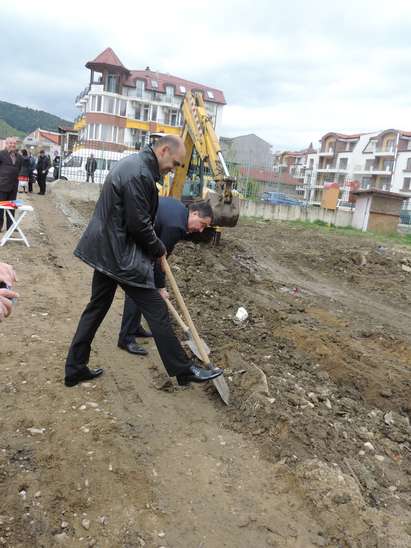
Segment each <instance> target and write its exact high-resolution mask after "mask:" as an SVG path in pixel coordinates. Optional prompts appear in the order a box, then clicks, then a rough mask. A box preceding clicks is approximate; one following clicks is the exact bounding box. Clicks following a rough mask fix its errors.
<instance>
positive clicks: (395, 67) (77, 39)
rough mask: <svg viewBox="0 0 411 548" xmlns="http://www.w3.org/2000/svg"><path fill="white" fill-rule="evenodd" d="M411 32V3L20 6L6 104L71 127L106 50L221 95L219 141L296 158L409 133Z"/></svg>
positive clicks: (2, 52) (5, 24) (299, 0)
mask: <svg viewBox="0 0 411 548" xmlns="http://www.w3.org/2000/svg"><path fill="white" fill-rule="evenodd" d="M2 4H3V3H2ZM410 29H411V0H390V1H387V0H370V1H369V0H345V2H338V3H335V2H332V1H330V0H310V1H304V0H288V1H287V2H284V1H283V0H282V1H277V0H254V1H253V2H250V1H249V0H248V1H243V0H238V1H233V0H218V1H215V0H207V2H193V1H186V0H179V1H178V2H177V1H174V2H172V1H170V0H166V1H163V0H155V1H154V2H138V1H136V0H134V1H132V2H129V1H127V0H121V1H119V2H110V3H108V2H107V3H103V2H86V1H84V0H83V1H78V0H71V1H70V2H69V3H65V4H64V3H63V4H61V3H59V2H57V3H56V2H51V1H49V0H43V1H42V2H41V3H39V4H38V5H34V4H33V3H32V2H27V1H24V0H23V1H20V2H19V3H18V4H15V5H12V4H11V3H10V4H9V5H4V4H3V5H2V16H1V19H0V58H1V65H0V66H1V69H2V70H1V73H2V74H1V79H0V99H1V100H4V101H10V102H12V103H17V104H19V105H23V106H29V107H32V108H39V109H43V110H46V111H48V112H51V113H53V114H57V115H60V116H62V117H65V118H67V119H71V120H72V119H73V118H74V117H75V116H76V115H77V114H78V112H77V111H76V109H75V107H74V98H75V96H76V95H77V94H78V93H79V92H80V91H81V90H82V89H83V88H84V87H85V85H86V84H87V83H88V79H89V71H88V70H87V69H86V68H85V67H84V65H85V63H86V62H87V61H89V60H92V59H94V58H95V57H96V56H97V55H98V54H99V53H100V52H101V51H102V50H104V49H105V48H106V47H108V46H110V47H111V48H112V49H113V50H114V51H115V52H116V54H117V55H118V57H119V58H120V60H121V61H122V62H123V64H124V65H125V66H126V67H127V68H129V69H144V68H145V67H146V66H147V65H149V66H150V67H151V68H152V69H155V70H158V71H160V72H169V73H171V74H174V75H176V76H180V77H182V78H186V79H188V80H194V81H197V82H200V83H203V84H206V85H209V86H212V87H216V88H219V89H222V90H223V91H224V93H225V96H226V100H227V103H228V104H227V106H226V107H225V108H224V114H223V125H222V127H221V131H220V133H221V135H224V136H235V135H241V134H245V133H256V134H257V135H259V136H260V137H262V138H264V139H266V140H267V141H269V142H270V143H271V144H272V145H273V147H274V149H279V148H288V149H298V148H304V147H305V146H307V145H308V143H309V142H310V141H313V142H314V145H316V144H317V143H318V140H319V139H320V137H321V135H323V134H324V133H326V132H328V131H340V132H347V133H355V132H359V131H375V130H379V129H386V128H399V129H405V130H411V116H410V115H411V70H410V69H411V31H410Z"/></svg>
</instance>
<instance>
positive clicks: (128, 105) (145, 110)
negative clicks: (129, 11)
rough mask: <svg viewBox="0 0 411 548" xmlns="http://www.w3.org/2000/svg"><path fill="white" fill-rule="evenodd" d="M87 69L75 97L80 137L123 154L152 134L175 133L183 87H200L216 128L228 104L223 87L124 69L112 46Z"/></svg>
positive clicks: (148, 69) (192, 88)
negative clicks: (86, 77) (82, 86)
mask: <svg viewBox="0 0 411 548" xmlns="http://www.w3.org/2000/svg"><path fill="white" fill-rule="evenodd" d="M86 67H87V68H88V69H90V83H89V85H88V86H87V87H86V88H85V89H84V90H83V91H82V92H81V93H80V94H79V95H78V96H77V98H76V106H77V107H78V108H79V109H80V115H79V116H78V118H77V119H76V121H75V126H74V127H75V129H77V130H78V131H79V141H80V143H81V142H85V141H87V146H88V147H89V148H90V147H91V148H93V147H94V148H100V149H108V150H113V151H119V152H123V151H124V150H126V149H130V148H131V149H136V148H137V149H138V148H140V147H141V146H143V145H144V144H146V143H147V142H148V140H149V136H150V134H151V133H157V132H161V133H174V134H179V133H180V128H181V126H182V118H181V112H180V107H181V103H182V100H183V98H184V95H185V93H186V92H187V91H189V90H191V91H201V92H202V94H203V97H204V101H205V105H206V109H207V112H208V113H209V115H210V117H211V119H212V121H213V124H214V128H215V130H216V132H218V128H219V125H220V123H221V116H222V109H223V107H224V105H225V104H226V102H225V98H224V94H223V92H222V91H220V90H218V89H215V88H212V87H209V86H205V85H203V84H197V83H195V82H190V81H188V80H184V79H182V78H179V77H176V76H172V75H171V74H164V73H160V72H157V71H152V70H151V69H150V68H149V67H147V68H146V69H145V70H128V69H127V68H126V67H124V65H123V64H122V63H121V61H120V59H119V58H118V57H117V55H116V54H115V53H114V51H113V50H112V49H111V48H107V49H106V50H104V51H103V52H102V53H101V54H100V55H98V56H97V57H96V58H95V59H94V60H93V61H89V62H88V63H87V64H86Z"/></svg>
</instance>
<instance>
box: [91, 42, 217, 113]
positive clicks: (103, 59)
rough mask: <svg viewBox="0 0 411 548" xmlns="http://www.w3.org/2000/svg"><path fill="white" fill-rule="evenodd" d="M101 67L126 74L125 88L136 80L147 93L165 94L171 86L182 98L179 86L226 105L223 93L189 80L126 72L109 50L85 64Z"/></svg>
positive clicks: (165, 75) (158, 73)
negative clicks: (142, 84)
mask: <svg viewBox="0 0 411 548" xmlns="http://www.w3.org/2000/svg"><path fill="white" fill-rule="evenodd" d="M103 65H108V66H112V67H118V68H119V69H122V70H123V71H124V72H126V73H127V74H128V78H127V80H126V81H125V82H124V85H126V86H133V87H134V86H135V84H136V80H138V79H140V80H144V82H145V89H147V90H149V91H159V92H160V93H165V86H166V85H171V86H174V90H175V95H180V96H183V95H184V94H185V91H181V89H180V86H183V87H184V88H185V90H186V91H188V90H201V91H203V92H204V99H205V100H206V101H210V102H214V103H219V104H221V105H225V104H226V100H225V97H224V93H223V92H222V91H221V90H219V89H215V88H210V87H208V86H205V85H204V84H197V83H196V82H190V81H189V80H184V79H183V78H179V77H177V76H172V75H171V74H164V73H161V72H154V71H152V70H150V69H149V68H147V69H146V70H132V71H130V70H128V69H127V68H126V67H125V66H124V65H123V63H122V62H121V61H120V59H119V58H118V57H117V55H116V54H115V53H114V51H113V50H112V49H111V48H106V49H105V50H104V51H103V52H102V53H100V55H97V57H96V58H95V59H94V60H93V61H89V62H88V63H86V67H87V68H89V69H92V68H94V69H97V70H101V69H102V68H103ZM153 80H155V81H157V83H158V87H153V85H152V81H153ZM207 91H209V92H211V93H212V95H213V97H210V96H209V94H208V93H207Z"/></svg>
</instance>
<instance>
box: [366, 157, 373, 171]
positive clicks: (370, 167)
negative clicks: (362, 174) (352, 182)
mask: <svg viewBox="0 0 411 548" xmlns="http://www.w3.org/2000/svg"><path fill="white" fill-rule="evenodd" d="M373 168H374V159H373V158H372V159H369V160H365V171H372V170H373Z"/></svg>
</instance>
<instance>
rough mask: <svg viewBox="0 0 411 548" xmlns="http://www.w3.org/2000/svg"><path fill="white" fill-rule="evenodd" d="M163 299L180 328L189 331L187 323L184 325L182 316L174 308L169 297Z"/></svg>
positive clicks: (185, 331)
mask: <svg viewBox="0 0 411 548" xmlns="http://www.w3.org/2000/svg"><path fill="white" fill-rule="evenodd" d="M165 301H166V303H167V306H168V310H169V311H170V313H171V315H172V316H173V318H174V319H175V320H176V322H177V323H178V325H179V326H180V327H181V329H182V330H183V331H184V333H187V332H188V331H190V328H189V327H188V325H186V324H185V323H184V322H183V318H182V317H181V316H180V314H179V313H178V312H177V310H176V309H175V307H174V305H173V303H172V302H171V301H170V299H165Z"/></svg>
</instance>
